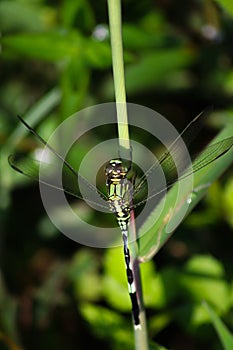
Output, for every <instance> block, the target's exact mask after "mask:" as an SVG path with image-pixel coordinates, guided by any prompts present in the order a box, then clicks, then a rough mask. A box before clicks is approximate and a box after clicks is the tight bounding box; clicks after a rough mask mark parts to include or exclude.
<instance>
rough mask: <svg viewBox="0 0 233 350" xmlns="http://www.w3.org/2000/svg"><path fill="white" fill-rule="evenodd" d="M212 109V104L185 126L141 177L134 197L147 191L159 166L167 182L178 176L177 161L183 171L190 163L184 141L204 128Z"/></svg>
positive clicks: (189, 139)
mask: <svg viewBox="0 0 233 350" xmlns="http://www.w3.org/2000/svg"><path fill="white" fill-rule="evenodd" d="M211 110H212V107H211V106H210V107H207V108H206V109H205V110H204V111H202V112H201V113H199V114H198V115H197V116H196V117H195V118H194V119H193V120H192V121H191V122H190V123H189V124H188V125H187V126H186V127H185V129H184V130H183V131H182V132H181V134H179V136H178V137H177V138H176V139H175V140H174V141H173V142H172V143H171V145H170V147H169V149H168V150H167V151H166V152H164V154H163V155H162V156H161V157H160V159H159V162H158V163H155V164H153V165H152V166H151V167H150V168H149V169H148V170H147V172H146V173H145V174H144V175H143V176H142V177H141V178H140V179H139V181H138V184H137V186H136V188H135V190H134V197H136V196H138V197H140V196H142V195H141V193H144V192H145V188H146V187H147V182H148V181H150V179H152V181H153V179H155V178H156V177H158V176H159V174H158V171H159V170H158V167H161V169H162V171H163V173H164V175H165V177H166V180H167V182H171V181H172V179H173V178H174V180H175V178H176V177H177V170H176V169H177V167H176V166H175V163H176V165H178V166H179V169H180V170H181V171H182V168H184V169H185V168H187V166H188V165H190V164H189V162H188V161H187V159H185V156H184V153H183V152H182V143H183V142H184V143H185V144H186V145H188V144H190V143H191V142H192V140H193V139H194V138H195V137H196V135H197V134H198V133H199V131H200V129H201V128H202V126H203V120H204V119H205V118H206V117H207V115H209V113H210V111H211ZM181 141H182V143H181ZM154 191H158V188H155V189H154Z"/></svg>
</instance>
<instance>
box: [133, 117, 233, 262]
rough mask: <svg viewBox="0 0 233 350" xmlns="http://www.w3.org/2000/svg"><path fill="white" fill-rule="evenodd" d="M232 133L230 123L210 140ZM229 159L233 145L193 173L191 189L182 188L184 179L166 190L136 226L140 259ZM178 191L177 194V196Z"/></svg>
mask: <svg viewBox="0 0 233 350" xmlns="http://www.w3.org/2000/svg"><path fill="white" fill-rule="evenodd" d="M232 135H233V123H232V124H229V125H227V127H226V128H225V129H223V131H222V132H221V133H219V135H218V136H217V137H216V138H215V139H214V140H213V142H212V144H214V143H217V142H219V141H222V140H224V139H225V138H228V137H229V136H232ZM207 153H208V152H207ZM207 153H203V154H204V156H206V155H207ZM199 159H200V161H198V162H197V164H199V162H200V163H201V159H202V158H201V157H200V158H199ZM232 162H233V149H232V148H231V149H230V150H229V151H228V152H227V153H226V154H224V155H223V156H221V157H220V158H219V159H217V160H215V161H213V162H212V163H211V164H209V165H207V166H205V167H204V168H202V169H201V170H199V171H197V172H196V173H194V177H193V184H194V186H193V189H194V191H192V192H191V193H190V187H189V188H188V189H187V188H185V186H184V185H183V182H181V183H180V184H179V182H177V183H176V184H175V185H174V186H173V187H172V188H171V189H170V190H169V191H168V193H167V197H166V199H165V202H164V203H163V202H160V203H159V205H158V206H157V207H156V208H155V209H154V210H153V211H152V212H151V214H150V215H149V217H148V218H147V220H146V221H145V223H144V224H143V225H142V227H141V228H140V229H139V232H138V234H139V248H140V253H139V255H140V257H141V260H142V261H146V260H149V259H150V258H151V257H152V256H153V255H155V254H156V253H157V252H158V251H159V249H160V248H161V247H162V245H163V244H164V243H165V242H166V241H167V239H168V238H169V237H170V236H171V234H172V233H173V231H174V230H175V228H176V227H177V225H178V224H179V221H180V220H181V218H182V217H183V216H184V214H185V213H186V211H187V213H186V215H187V214H188V213H189V212H190V211H191V210H192V209H193V208H194V206H195V205H196V204H197V203H198V202H199V201H200V200H201V199H202V197H203V196H204V194H205V192H206V190H207V188H208V187H209V186H210V184H211V183H212V182H214V181H215V180H216V179H217V178H218V177H219V176H220V175H221V174H222V173H223V171H224V170H226V169H227V168H228V167H229V166H230V164H232ZM181 181H183V180H181ZM181 184H182V186H181ZM177 194H179V197H178V196H177ZM187 208H188V210H187Z"/></svg>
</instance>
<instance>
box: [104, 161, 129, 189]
mask: <svg viewBox="0 0 233 350" xmlns="http://www.w3.org/2000/svg"><path fill="white" fill-rule="evenodd" d="M128 171H129V170H128V168H127V167H125V166H123V163H122V160H120V159H113V160H110V162H109V164H108V165H107V166H106V168H105V175H106V176H107V184H108V183H111V182H112V183H115V182H116V183H117V182H119V181H120V180H122V179H125V178H126V175H127V173H128Z"/></svg>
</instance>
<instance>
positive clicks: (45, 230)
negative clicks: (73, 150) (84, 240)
mask: <svg viewBox="0 0 233 350" xmlns="http://www.w3.org/2000/svg"><path fill="white" fill-rule="evenodd" d="M222 5H223V6H224V7H221V6H222ZM122 11H123V39H124V54H125V70H126V88H127V98H128V101H129V102H134V103H138V104H142V105H145V106H147V107H150V108H152V109H154V110H156V111H158V112H159V113H161V114H162V115H164V116H165V117H166V118H167V119H169V120H170V121H171V122H172V123H173V124H174V125H175V126H176V127H177V128H178V130H182V128H184V127H185V125H187V124H188V122H189V121H190V120H191V119H192V118H193V117H194V116H195V115H196V114H197V113H199V112H200V111H201V110H203V109H204V108H205V107H206V106H208V105H214V112H213V113H212V114H211V116H210V118H209V119H208V124H207V125H205V127H204V132H203V133H202V134H201V135H200V137H199V138H198V141H197V142H196V148H195V150H199V149H200V146H204V145H205V144H206V142H207V141H209V140H210V139H211V138H212V137H213V135H214V134H215V133H217V132H218V130H220V129H221V128H223V127H224V126H225V125H226V124H227V123H228V122H229V121H231V120H232V118H233V99H232V97H233V46H232V42H233V19H232V17H231V15H232V14H233V6H232V5H230V2H226V1H219V2H214V1H211V0H202V1H201V0H190V1H182V0H179V1H175V0H157V1H152V0H139V1H132V0H125V1H123V9H122ZM0 31H1V37H0V44H1V61H0V67H1V84H0V147H1V154H0V155H1V163H0V165H1V167H0V181H1V183H0V186H1V187H0V230H1V235H0V239H1V245H0V259H1V260H0V261H1V276H0V349H1V350H2V349H3V350H6V349H8V350H9V349H11V350H31V349H33V350H37V349H45V350H47V349H57V350H63V349H69V350H73V349H87V348H92V347H93V348H100V347H101V349H103V350H104V349H113V350H115V349H116V350H118V349H121V348H122V347H123V348H124V349H133V334H132V329H131V327H132V325H131V316H130V302H129V297H128V295H127V284H126V280H125V271H124V264H123V257H122V251H121V249H114V250H113V249H108V250H104V249H93V248H88V247H83V246H81V245H78V244H77V243H76V242H73V241H71V240H69V239H68V238H67V237H65V236H64V235H62V234H61V233H60V232H58V231H57V230H56V228H55V227H54V226H53V225H52V224H51V223H50V221H49V220H48V218H47V217H46V213H45V210H44V209H43V205H42V202H41V199H40V194H39V190H38V185H37V184H35V183H32V182H31V181H30V180H29V179H27V178H24V177H23V176H20V175H19V174H16V173H15V172H14V171H13V170H12V169H11V168H10V167H9V165H8V162H7V156H8V155H9V154H10V153H12V152H16V151H19V150H20V151H22V150H23V152H26V153H27V152H28V153H30V152H31V151H33V150H34V149H35V147H36V144H35V141H34V140H33V138H32V136H31V135H29V134H28V133H27V131H26V130H24V129H23V128H21V126H20V125H19V121H18V120H17V118H16V115H17V114H20V115H22V116H28V118H29V119H28V120H30V121H31V125H35V126H38V129H37V130H38V131H39V132H40V134H42V135H43V136H44V137H45V138H48V137H49V135H50V133H51V132H52V130H54V129H55V128H56V126H58V125H59V124H60V123H61V122H62V121H63V120H64V119H66V118H67V117H69V116H70V115H71V114H73V113H74V112H77V111H78V110H80V109H82V108H84V107H88V106H91V105H94V104H97V103H103V102H109V101H110V102H111V101H114V91H113V81H112V71H111V51H110V44H109V35H108V14H107V4H106V2H105V1H92V2H91V1H86V0H77V1H57V2H56V1H45V0H44V1H43V0H33V1H29V0H21V1H20V0H18V1H0ZM30 118H31V119H30ZM140 142H142V143H143V140H140ZM152 147H153V146H152ZM81 148H82V154H85V152H87V150H88V143H85V144H84V145H83V146H82V147H81ZM79 157H80V155H77V159H79ZM232 213H233V171H232V169H229V170H228V171H227V172H225V174H224V175H223V176H222V178H221V180H219V181H218V182H216V183H215V184H214V185H213V186H212V187H211V188H210V190H209V191H208V193H207V196H206V197H205V200H204V201H203V202H202V203H201V204H200V205H199V206H198V207H197V208H196V210H195V211H194V212H193V213H192V214H191V215H190V216H189V217H188V218H187V219H186V220H185V221H184V223H183V224H182V225H181V226H180V228H179V229H178V230H177V231H176V233H175V235H174V236H173V238H172V239H171V240H170V241H168V242H167V244H166V245H165V246H164V248H163V249H162V250H161V251H160V252H159V254H157V256H156V257H155V258H154V261H151V262H149V263H146V264H143V265H142V273H143V289H144V293H145V304H146V307H147V316H148V330H149V337H150V339H151V340H153V341H155V342H157V343H159V344H161V345H163V346H164V347H166V348H172V349H177V350H182V349H185V350H186V349H189V350H192V349H199V350H200V349H207V348H209V349H213V350H215V349H222V346H221V344H220V342H219V340H218V338H217V335H216V333H215V331H214V329H213V326H212V325H211V323H210V320H209V317H208V314H207V313H206V310H205V309H204V308H203V306H202V300H206V301H207V302H208V303H209V304H210V305H212V306H213V307H214V309H215V311H216V312H217V313H218V315H219V316H220V317H221V318H222V319H223V321H224V322H225V324H226V325H227V326H228V327H229V328H232V327H233V313H232V306H233V288H232V287H233V283H232V277H233V266H232V246H233V234H232V233H233V231H232V227H233V214H232ZM86 215H89V216H90V220H92V221H95V220H97V218H96V217H95V216H94V214H92V213H87V214H86Z"/></svg>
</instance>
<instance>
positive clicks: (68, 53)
mask: <svg viewBox="0 0 233 350" xmlns="http://www.w3.org/2000/svg"><path fill="white" fill-rule="evenodd" d="M1 43H2V45H3V49H4V50H8V51H9V52H14V53H19V54H23V55H26V56H28V57H32V58H37V59H42V60H46V61H51V62H56V61H60V60H65V59H71V58H72V57H79V56H81V55H82V53H83V41H82V37H81V35H80V34H79V33H78V32H77V31H60V32H58V31H57V32H52V31H50V32H42V33H33V34H31V33H30V34H17V35H8V36H3V37H2V38H1ZM51 48H53V49H52V50H51Z"/></svg>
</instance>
